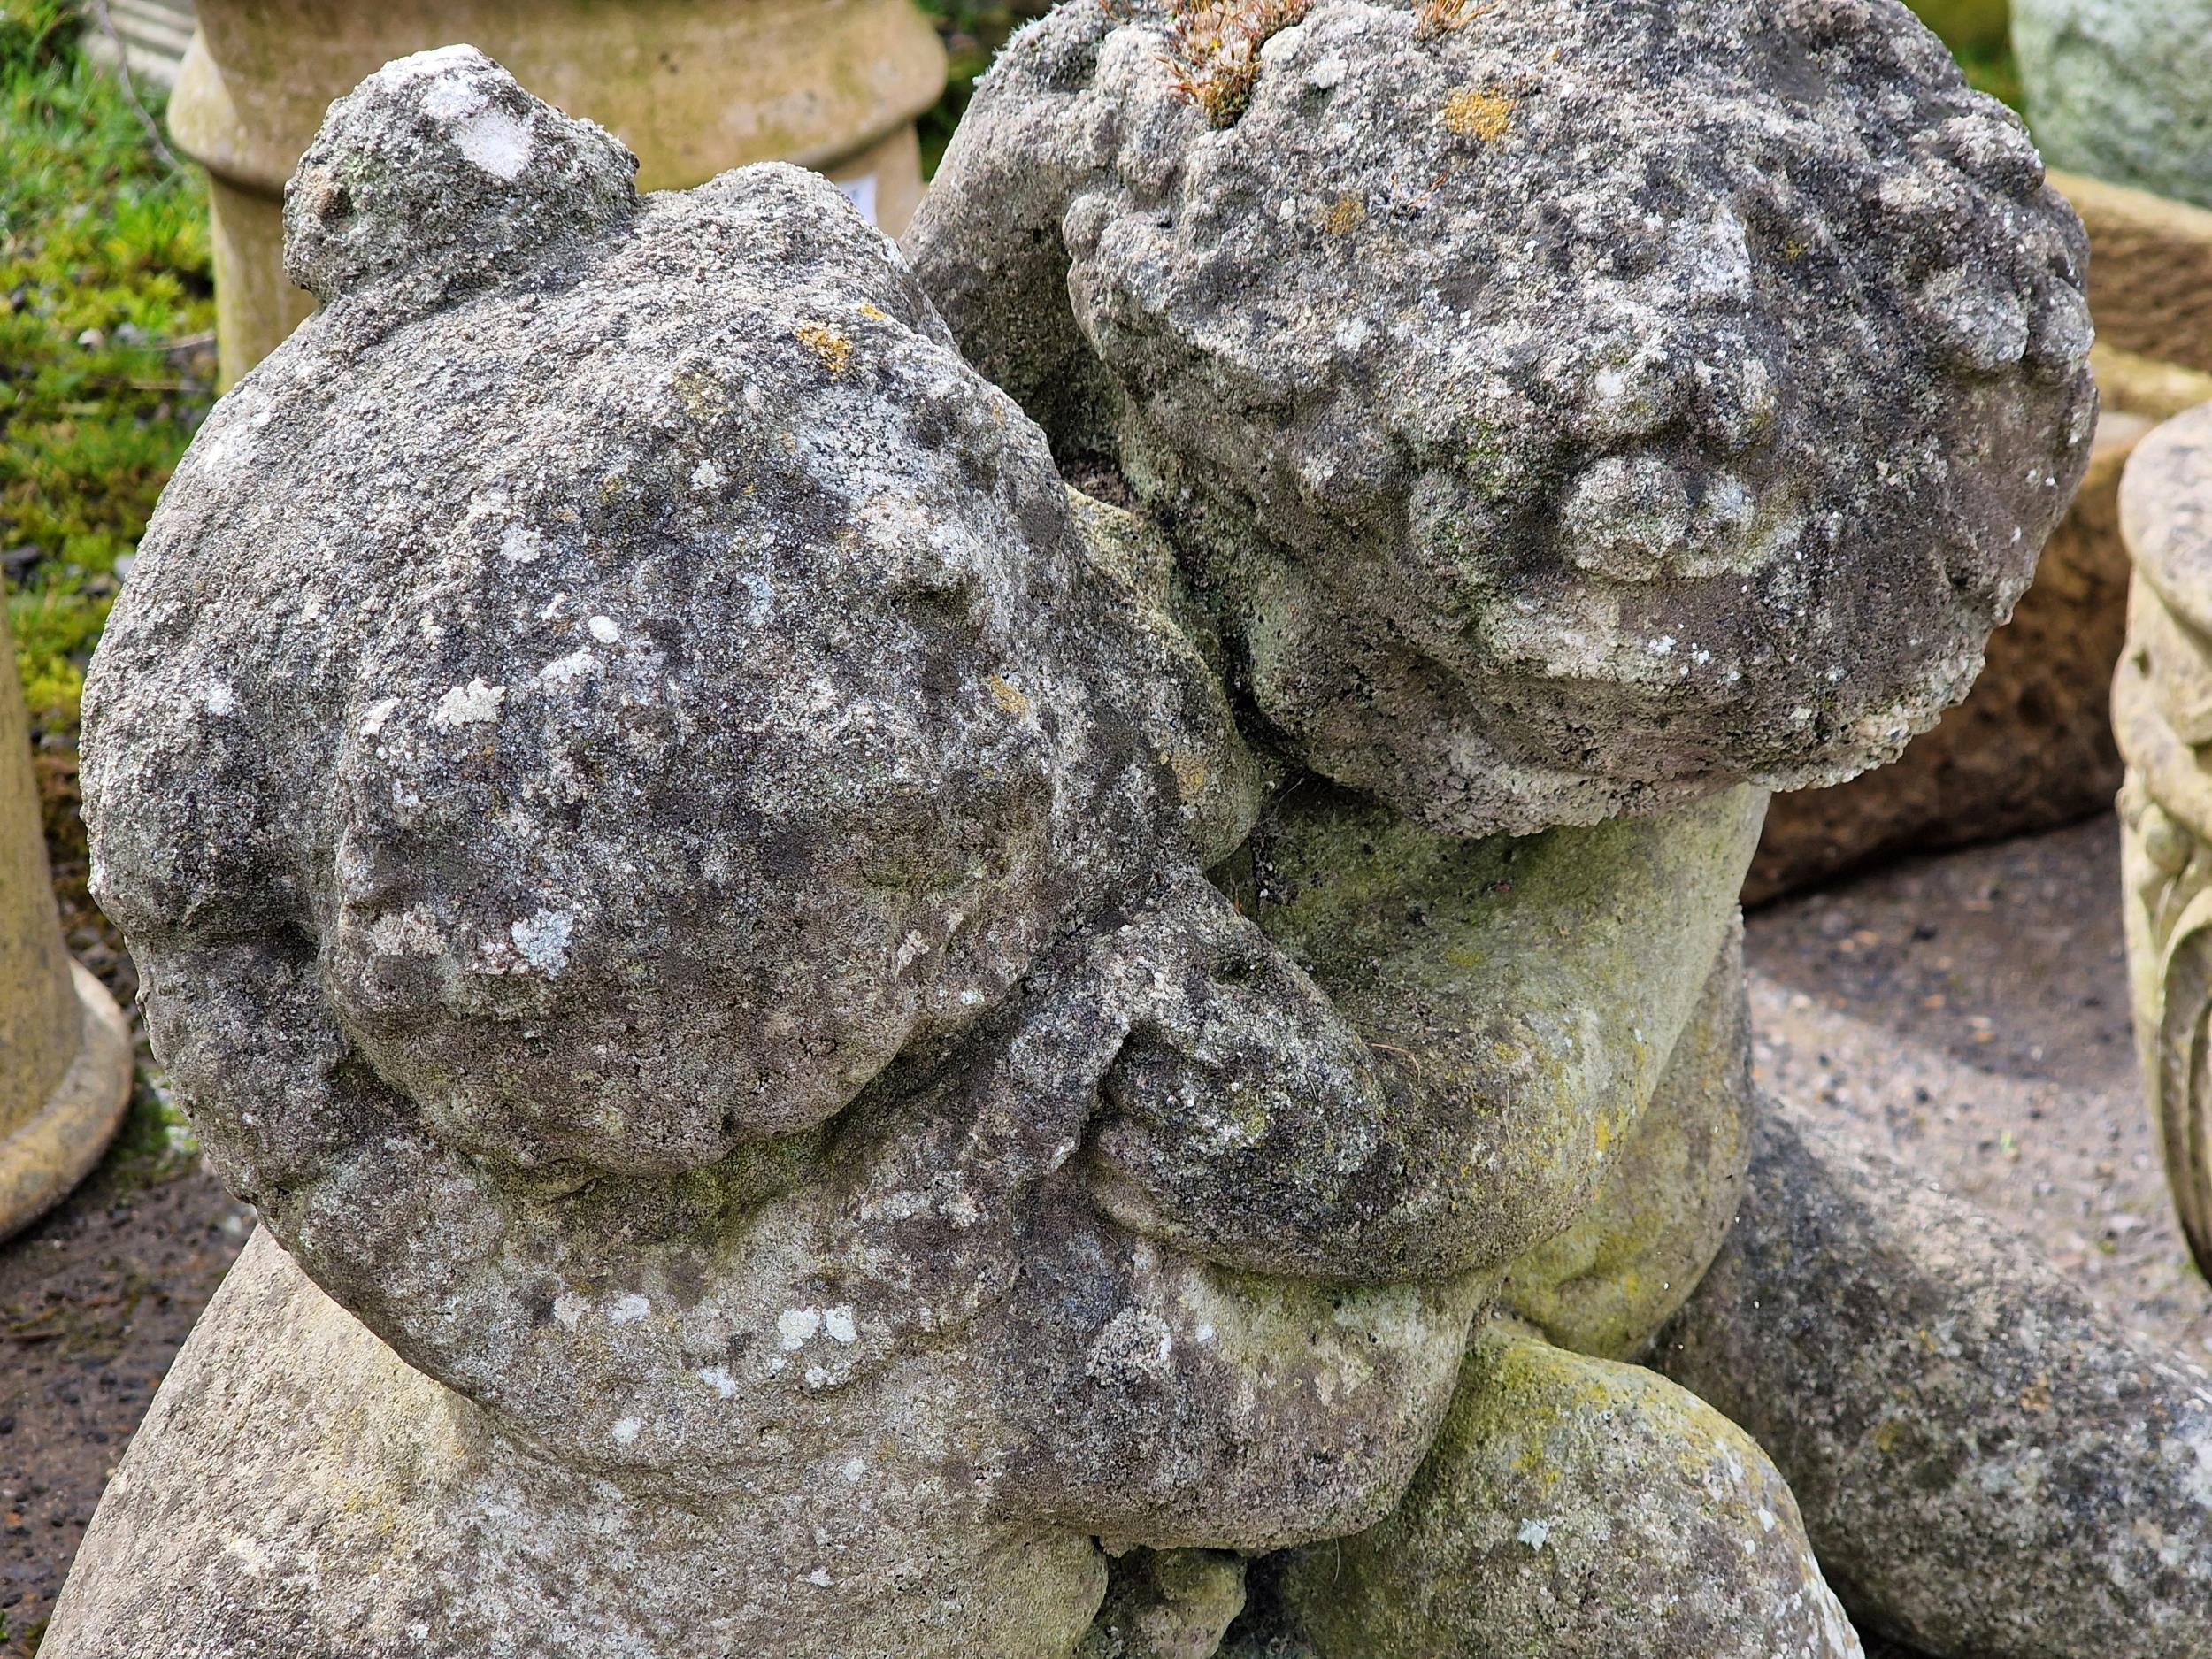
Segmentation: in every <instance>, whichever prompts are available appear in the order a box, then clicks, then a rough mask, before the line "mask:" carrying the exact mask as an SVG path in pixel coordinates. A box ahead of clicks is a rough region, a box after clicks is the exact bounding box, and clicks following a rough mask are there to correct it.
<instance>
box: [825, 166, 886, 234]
mask: <svg viewBox="0 0 2212 1659" xmlns="http://www.w3.org/2000/svg"><path fill="white" fill-rule="evenodd" d="M831 182H832V183H833V184H835V185H836V186H837V188H839V189H841V190H842V191H843V192H844V193H845V199H846V200H847V201H848V202H850V203H851V204H853V205H854V206H855V207H856V208H858V209H859V210H860V217H861V218H863V219H866V220H867V221H868V222H869V223H870V224H871V225H872V224H874V223H875V222H876V175H875V174H874V173H863V174H861V176H860V177H859V178H857V179H834V180H831Z"/></svg>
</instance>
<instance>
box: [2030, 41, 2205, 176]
mask: <svg viewBox="0 0 2212 1659" xmlns="http://www.w3.org/2000/svg"><path fill="white" fill-rule="evenodd" d="M2208 35H2212V4H2206V0H2158V4H2153V5H2147V4H2141V3H2140V0H2013V4H2012V40H2013V46H2014V49H2015V50H2016V51H2017V52H2018V54H2019V58H2020V79H2021V81H2022V84H2023V86H2024V88H2025V90H2026V93H2027V101H2028V114H2029V118H2030V119H2032V121H2033V122H2034V123H2035V137H2036V142H2037V143H2039V144H2040V145H2041V146H2042V148H2043V153H2044V154H2045V155H2046V156H2047V157H2049V158H2050V163H2051V165H2053V166H2054V167H2063V168H2066V169H2068V170H2069V171H2070V172H2074V173H2088V174H2090V175H2091V176H2093V177H2094V178H2099V179H2104V180H2109V181H2110V182H2112V183H2114V184H2126V185H2132V186H2134V187H2135V188H2138V189H2143V190H2152V191H2155V192H2156V193H2157V194H2159V195H2160V196H2175V197H2177V198H2178V199H2180V200H2182V201H2185V202H2194V203H2196V204H2199V205H2200V206H2203V207H2212V82H2208V81H2207V79H2206V76H2205V73H2204V42H2205V41H2206V39H2207V37H2208Z"/></svg>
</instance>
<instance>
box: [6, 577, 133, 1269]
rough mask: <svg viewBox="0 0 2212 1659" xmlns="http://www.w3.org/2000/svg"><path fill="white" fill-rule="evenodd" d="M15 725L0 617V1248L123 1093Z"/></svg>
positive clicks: (15, 700)
mask: <svg viewBox="0 0 2212 1659" xmlns="http://www.w3.org/2000/svg"><path fill="white" fill-rule="evenodd" d="M26 726H27V722H26V720H25V718H24V710H23V692H22V687H20V686H19V684H18V682H17V680H16V677H15V647H14V645H13V643H12V641H10V639H9V637H8V629H7V619H6V615H5V613H4V612H0V1239H4V1238H6V1237H8V1236H9V1235H10V1234H12V1233H17V1232H19V1231H20V1230H21V1229H22V1228H23V1227H25V1226H27V1225H29V1224H30V1223H31V1222H33V1221H35V1220H36V1219H37V1218H38V1217H40V1216H42V1215H43V1214H45V1212H46V1211H47V1210H50V1209H51V1208H52V1207H53V1206H54V1205H55V1204H56V1203H58V1202H60V1201H61V1200H62V1199H63V1198H64V1197H65V1196H66V1195H67V1194H68V1192H69V1189H70V1188H71V1187H74V1186H75V1185H76V1184H77V1183H78V1182H79V1181H81V1180H82V1179H84V1177H85V1174H86V1172H87V1171H89V1170H90V1169H91V1168H92V1166H93V1165H94V1164H96V1163H98V1162H99V1161H100V1154H101V1153H102V1152H104V1151H105V1150H106V1149H107V1144H108V1142H109V1141H111V1140H112V1139H113V1138H114V1134H115V1129H116V1125H118V1124H119V1123H120V1122H121V1121H122V1118H123V1109H124V1107H125V1106H127V1104H128V1103H129V1101H130V1089H131V1040H130V1032H129V1028H128V1027H127V1025H125V1024H124V1021H123V1014H122V1010H119V1008H117V1007H116V1005H115V999H114V998H113V997H111V996H110V995H108V994H107V990H106V988H105V987H103V986H102V985H101V983H100V982H99V980H97V979H94V978H93V977H92V975H91V974H90V973H88V972H86V971H85V970H84V969H83V968H82V967H81V966H80V965H79V964H77V963H75V962H73V961H72V960H71V958H70V956H69V952H68V950H67V949H66V948H65V946H64V944H63V942H62V936H61V924H60V920H59V918H58V917H57V916H56V915H55V911H54V890H53V886H52V882H51V879H50V876H49V874H48V872H47V868H46V842H45V840H44V837H43V836H42V833H41V831H40V827H39V813H38V790H37V788H36V787H35V785H34V783H33V781H32V778H31V756H30V748H29V745H28V743H27V741H26Z"/></svg>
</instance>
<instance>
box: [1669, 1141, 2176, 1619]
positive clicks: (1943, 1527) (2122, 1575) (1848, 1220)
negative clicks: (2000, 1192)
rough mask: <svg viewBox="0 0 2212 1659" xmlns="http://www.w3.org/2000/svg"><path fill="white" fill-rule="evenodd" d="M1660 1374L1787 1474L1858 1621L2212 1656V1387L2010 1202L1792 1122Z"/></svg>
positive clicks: (1758, 1175) (1677, 1331)
mask: <svg viewBox="0 0 2212 1659" xmlns="http://www.w3.org/2000/svg"><path fill="white" fill-rule="evenodd" d="M1655 1363H1657V1364H1659V1365H1660V1366H1661V1367H1662V1368H1663V1369H1664V1370H1665V1371H1666V1372H1667V1373H1668V1374H1669V1375H1670V1376H1671V1377H1673V1378H1675V1379H1677V1380H1678V1381H1680V1382H1682V1383H1684V1384H1685V1385H1686V1386H1689V1387H1691V1388H1693V1389H1694V1390H1695V1391H1696V1392H1697V1393H1699V1394H1701V1395H1703V1396H1704V1397H1705V1398H1706V1399H1707V1400H1709V1401H1710V1402H1712V1403H1713V1405H1715V1406H1716V1407H1717V1408H1718V1409H1720V1410H1721V1411H1723V1412H1724V1413H1726V1414H1727V1415H1728V1416H1729V1417H1731V1418H1732V1419H1733V1420H1734V1421H1735V1422H1737V1423H1740V1424H1741V1425H1743V1426H1744V1427H1745V1428H1746V1429H1747V1430H1749V1431H1750V1432H1751V1433H1752V1434H1753V1435H1754V1436H1755V1438H1756V1439H1757V1440H1758V1442H1759V1444H1760V1445H1761V1446H1763V1447H1764V1448H1766V1450H1767V1452H1768V1453H1769V1454H1770V1455H1771V1456H1772V1457H1773V1459H1774V1461H1775V1463H1777V1464H1778V1466H1779V1467H1780V1468H1781V1470H1782V1471H1783V1473H1784V1474H1785V1475H1786V1476H1787V1477H1788V1479H1789V1483H1790V1487H1791V1490H1792V1491H1793V1492H1794V1493H1795V1494H1796V1496H1797V1502H1798V1503H1799V1505H1800V1507H1801V1509H1802V1510H1803V1512H1804V1517H1805V1524H1806V1527H1807V1529H1808V1531H1809V1532H1810V1533H1811V1536H1812V1540H1813V1543H1814V1545H1815V1547H1816V1548H1817V1549H1818V1550H1819V1552H1820V1559H1821V1563H1822V1564H1823V1566H1824V1567H1825V1568H1826V1569H1827V1571H1828V1573H1829V1576H1830V1578H1831V1579H1832V1581H1833V1582H1834V1584H1835V1586H1836V1589H1837V1592H1838V1593H1839V1594H1840V1595H1841V1596H1842V1597H1843V1600H1844V1602H1845V1604H1846V1605H1847V1607H1849V1608H1850V1609H1851V1610H1852V1612H1853V1614H1854V1616H1855V1617H1859V1618H1861V1619H1863V1620H1864V1621H1865V1622H1867V1623H1868V1624H1870V1625H1872V1626H1873V1627H1874V1628H1877V1629H1879V1630H1882V1631H1885V1632H1887V1633H1889V1634H1891V1635H1893V1636H1896V1637H1898V1638H1901V1639H1902V1640H1907V1641H1909V1642H1910V1643H1911V1644H1912V1645H1913V1646H1915V1647H1924V1648H1925V1649H1926V1650H1927V1651H1929V1652H1931V1653H1935V1654H1956V1655H1982V1654H1998V1655H2005V1656H2006V1659H2093V1655H2107V1654H2126V1655H2130V1659H2203V1655H2208V1654H2212V1617H2208V1616H2207V1609H2212V1378H2208V1377H2207V1376H2206V1374H2205V1372H2204V1371H2202V1370H2201V1369H2200V1368H2199V1367H2196V1366H2193V1365H2186V1364H2185V1363H2182V1362H2181V1361H2180V1360H2178V1359H2177V1358H2175V1357H2173V1356H2170V1355H2161V1354H2156V1353H2153V1352H2150V1351H2148V1350H2146V1349H2143V1348H2138V1347H2137V1346H2135V1344H2134V1343H2133V1342H2132V1341H2131V1340H2130V1339H2129V1338H2128V1337H2127V1336H2126V1335H2125V1333H2123V1332H2122V1331H2121V1330H2119V1329H2118V1328H2117V1327H2116V1325H2112V1324H2110V1323H2109V1322H2108V1321H2106V1320H2105V1319H2103V1318H2102V1317H2100V1316H2098V1315H2097V1314H2096V1313H2095V1312H2094V1310H2092V1309H2091V1308H2090V1306H2089V1305H2088V1303H2087V1302H2086V1301H2085V1299H2084V1298H2083V1297H2082V1295H2081V1294H2080V1293H2079V1292H2078V1291H2076V1290H2075V1289H2074V1288H2073V1287H2072V1286H2070V1284H2069V1283H2068V1282H2067V1281H2066V1280H2065V1279H2062V1278H2061V1277H2060V1276H2059V1275H2058V1274H2057V1273H2056V1272H2055V1271H2053V1270H2052V1269H2050V1268H2048V1267H2047V1266H2045V1265H2044V1264H2043V1263H2040V1262H2039V1261H2038V1260H2037V1259H2036V1258H2035V1256H2034V1255H2033V1253H2032V1251H2030V1250H2029V1249H2028V1248H2026V1247H2025V1246H2024V1245H2023V1244H2021V1243H2020V1242H2018V1241H2017V1240H2014V1239H2012V1238H2011V1237H2009V1236H2008V1235H2007V1234H2005V1233H2003V1232H2002V1231H2001V1229H2000V1228H1999V1227H1998V1225H1997V1224H1995V1223H1994V1222H1992V1221H1990V1220H1989V1219H1988V1218H1987V1217H1985V1216H1983V1215H1981V1214H1979V1213H1978V1212H1977V1211H1975V1210H1971V1209H1970V1208H1968V1207H1967V1206H1965V1205H1963V1204H1961V1203H1959V1202H1956V1201H1955V1200H1950V1199H1946V1198H1944V1197H1943V1196H1941V1195H1940V1194H1936V1193H1933V1192H1931V1191H1930V1190H1928V1188H1927V1187H1926V1186H1925V1185H1924V1183H1921V1182H1918V1181H1916V1180H1914V1179H1911V1178H1910V1177H1909V1175H1908V1174H1907V1173H1906V1172H1905V1171H1902V1170H1901V1169H1899V1168H1898V1167H1897V1166H1895V1165H1894V1164H1889V1163H1888V1162H1887V1161H1886V1160H1883V1159H1879V1158H1878V1157H1876V1156H1872V1155H1868V1154H1862V1153H1859V1152H1857V1151H1856V1150H1855V1149H1853V1148H1847V1147H1845V1146H1843V1145H1841V1144H1840V1143H1839V1142H1836V1141H1832V1140H1831V1139H1829V1138H1827V1137H1825V1136H1824V1135H1822V1134H1820V1133H1818V1132H1816V1131H1814V1130H1812V1129H1810V1128H1809V1127H1807V1126H1803V1125H1798V1124H1795V1123H1793V1122H1792V1121H1791V1120H1790V1119H1789V1118H1788V1117H1787V1116H1786V1114H1783V1113H1779V1112H1778V1111H1775V1110H1769V1111H1767V1112H1765V1113H1763V1114H1762V1115H1761V1117H1760V1118H1759V1120H1758V1123H1757V1125H1756V1133H1755V1152H1754V1156H1753V1161H1752V1166H1751V1177H1750V1182H1749V1186H1748V1187H1747V1195H1746V1198H1745V1201H1744V1206H1743V1210H1742V1213H1741V1215H1740V1217H1739V1218H1738V1221H1737V1225H1736V1226H1735V1228H1734V1230H1733V1231H1732V1232H1731V1233H1730V1234H1729V1238H1728V1242H1727V1244H1726V1246H1725V1247H1724V1248H1723V1250H1722V1252H1721V1254H1720V1256H1719V1259H1718V1260H1717V1261H1716V1262H1715V1263H1714V1264H1713V1267H1712V1270H1711V1271H1709V1273H1708V1274H1707V1275H1706V1277H1705V1280H1704V1282H1703V1284H1702V1285H1701V1286H1699V1288H1698V1291H1697V1294H1695V1295H1694V1296H1693V1297H1692V1298H1691V1300H1690V1302H1689V1303H1688V1304H1687V1305H1686V1307H1685V1308H1684V1309H1683V1310H1682V1311H1681V1313H1679V1314H1678V1316H1677V1317H1676V1318H1675V1320H1674V1321H1673V1323H1672V1324H1671V1325H1670V1326H1669V1327H1668V1329H1667V1331H1666V1332H1665V1333H1663V1336H1662V1338H1661V1340H1660V1342H1659V1344H1658V1346H1657V1348H1656V1350H1655Z"/></svg>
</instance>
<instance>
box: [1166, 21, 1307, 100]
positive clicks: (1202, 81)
mask: <svg viewBox="0 0 2212 1659" xmlns="http://www.w3.org/2000/svg"><path fill="white" fill-rule="evenodd" d="M1311 5H1312V0H1169V4H1168V23H1167V51H1166V54H1165V56H1166V58H1167V61H1168V64H1169V66H1170V67H1171V68H1172V69H1173V70H1174V71H1175V92H1176V96H1179V97H1182V98H1187V99H1188V100H1189V101H1190V102H1191V103H1193V104H1196V105H1197V106H1198V107H1199V108H1200V109H1202V110H1203V111H1205V112H1206V119H1208V120H1209V121H1210V122H1212V123H1213V125H1214V126H1216V127H1233V126H1235V125H1236V123H1237V119H1238V117H1240V116H1241V115H1242V114H1243V113H1244V111H1245V110H1246V109H1247V108H1248V107H1249V106H1250V104H1251V102H1252V88H1254V87H1255V86H1256V85H1257V84H1258V81H1259V78H1260V48H1261V47H1263V46H1264V45H1266V44H1267V42H1269V41H1270V40H1271V39H1272V38H1274V36H1276V35H1279V34H1281V33H1282V32H1283V31H1284V30H1285V29H1286V28H1289V27H1291V26H1292V25H1294V24H1296V23H1300V22H1302V21H1304V19H1305V15H1306V12H1308V10H1309V9H1310V7H1311Z"/></svg>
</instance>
